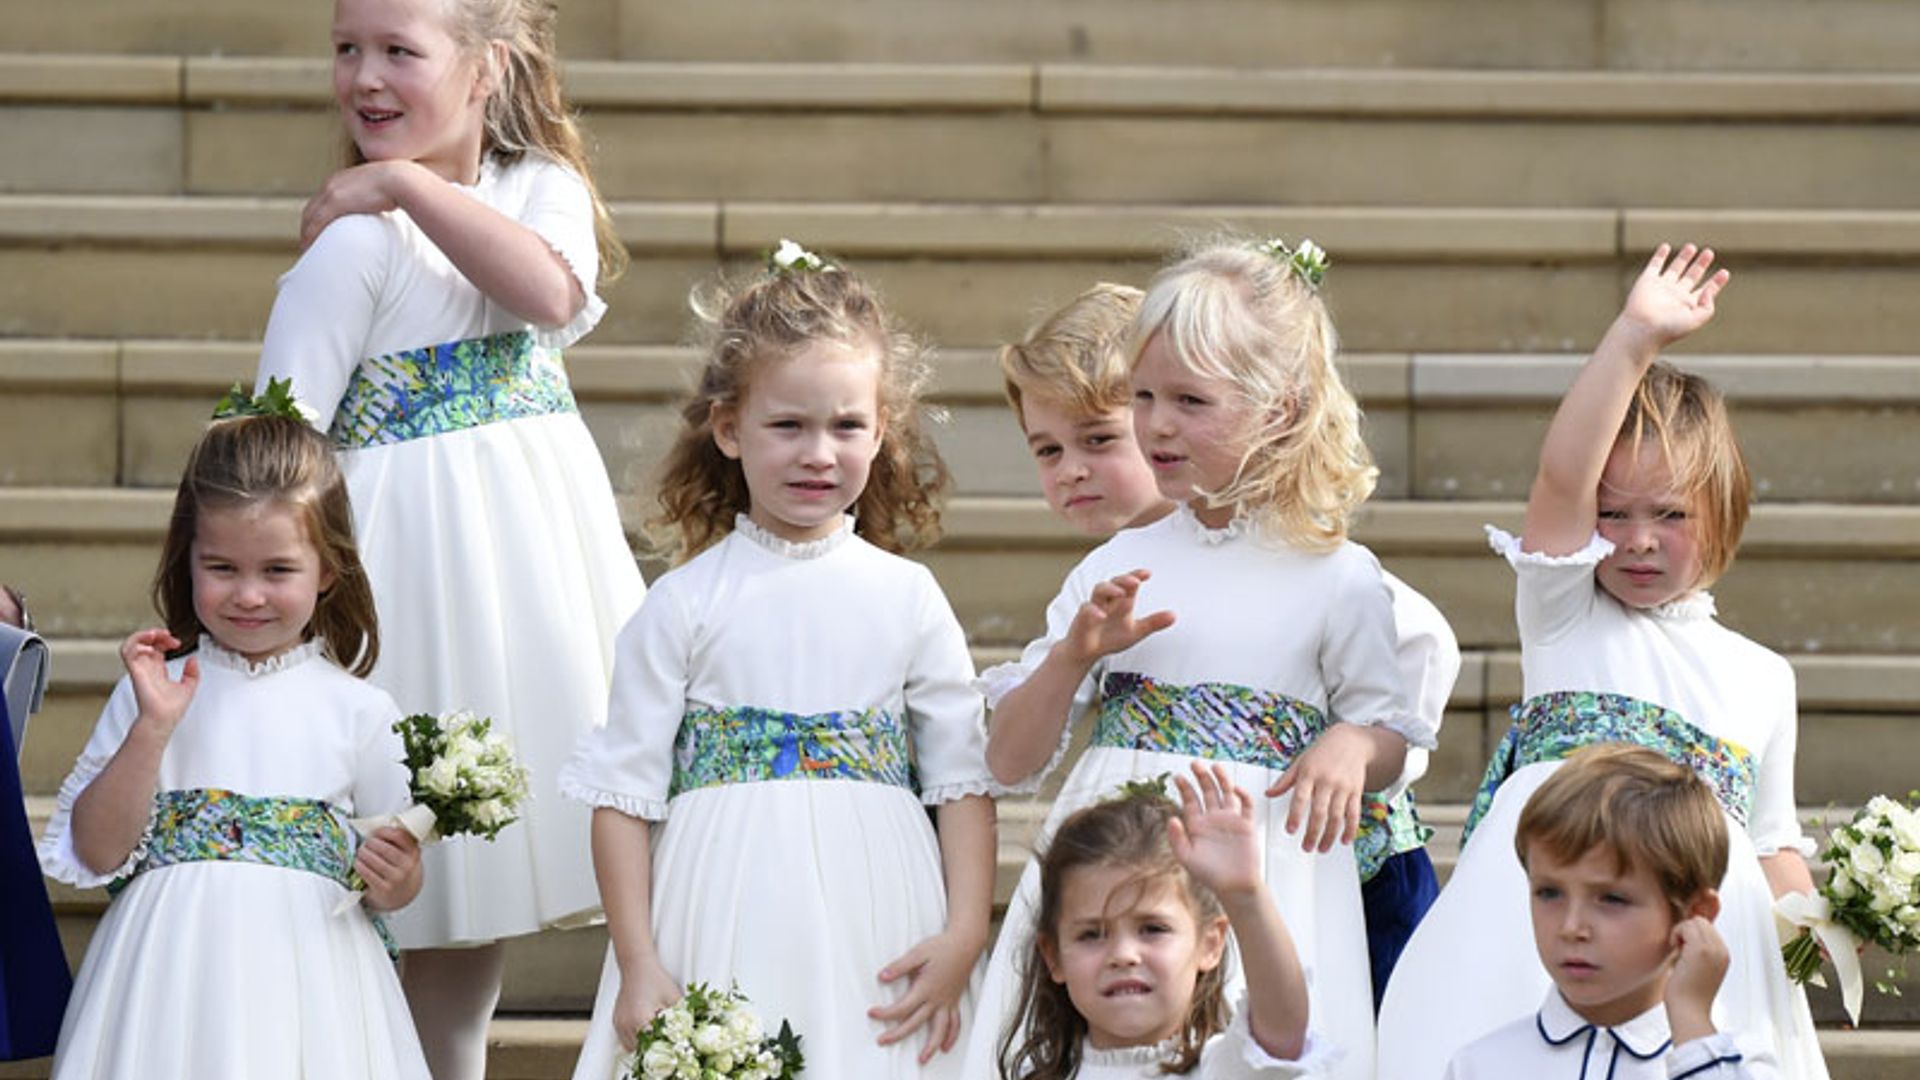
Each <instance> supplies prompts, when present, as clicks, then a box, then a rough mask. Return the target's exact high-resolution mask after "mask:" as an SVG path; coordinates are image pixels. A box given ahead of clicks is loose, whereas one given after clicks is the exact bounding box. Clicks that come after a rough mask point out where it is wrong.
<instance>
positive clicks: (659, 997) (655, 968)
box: [613, 960, 683, 1050]
mask: <svg viewBox="0 0 1920 1080" xmlns="http://www.w3.org/2000/svg"><path fill="white" fill-rule="evenodd" d="M682 996H683V991H682V990H681V989H680V980H678V979H676V978H674V977H673V976H671V975H669V974H667V969H665V968H663V967H661V966H660V964H659V962H658V961H654V960H649V961H647V962H646V963H645V964H643V965H641V968H640V970H639V971H636V972H632V973H629V972H626V971H624V970H623V971H621V973H620V993H618V994H616V995H615V996H614V999H613V1030H614V1031H615V1032H616V1033H617V1034H619V1036H620V1045H621V1046H622V1047H624V1048H626V1049H627V1050H632V1049H633V1047H634V1044H635V1042H636V1041H637V1040H638V1038H639V1035H640V1032H641V1031H643V1030H645V1029H646V1026H647V1025H648V1024H651V1023H653V1018H654V1017H655V1016H656V1015H658V1014H659V1012H660V1010H662V1009H664V1008H666V1007H668V1006H669V1005H672V1004H673V1003H674V1002H676V1001H679V1000H680V998H681V997H682Z"/></svg>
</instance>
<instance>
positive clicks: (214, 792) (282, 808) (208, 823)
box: [121, 788, 353, 887]
mask: <svg viewBox="0 0 1920 1080" xmlns="http://www.w3.org/2000/svg"><path fill="white" fill-rule="evenodd" d="M153 801H154V813H153V831H152V833H151V834H150V835H149V836H148V838H147V854H146V856H145V857H144V858H142V859H141V860H140V862H139V864H138V865H137V866H135V867H134V869H133V873H134V874H140V873H143V872H145V871H148V870H157V869H159V868H160V867H163V866H173V865H175V864H177V863H186V862H207V861H227V862H250V863H259V864H261V865H263V866H279V867H284V868H286V869H289V870H305V871H307V872H309V873H314V874H319V875H320V876H321V877H324V878H327V879H329V880H332V881H336V882H339V883H340V884H341V885H342V886H343V887H344V886H345V885H346V884H347V872H348V871H350V870H351V869H353V844H352V842H351V841H350V840H349V839H348V836H347V827H346V824H345V823H344V822H342V821H341V820H340V816H339V815H338V814H337V813H335V812H334V810H333V808H332V807H330V806H328V805H327V804H326V803H324V802H321V801H320V800H318V799H285V798H254V797H251V796H247V795H236V794H234V793H233V792H231V791H222V790H220V789H218V788H192V789H188V790H184V791H162V792H160V793H158V794H156V795H155V796H154V797H153ZM131 876H132V875H129V877H128V878H123V879H121V881H122V883H124V882H125V881H127V880H130V879H131Z"/></svg>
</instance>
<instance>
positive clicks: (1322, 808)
mask: <svg viewBox="0 0 1920 1080" xmlns="http://www.w3.org/2000/svg"><path fill="white" fill-rule="evenodd" d="M1310 269H1311V268H1310V267H1307V266H1303V265H1300V262H1299V261H1297V260H1295V259H1294V258H1293V257H1291V252H1286V251H1282V250H1281V249H1280V248H1279V246H1278V245H1263V246H1259V247H1256V246H1255V245H1253V244H1250V243H1242V242H1225V243H1220V244H1216V245H1214V246H1212V247H1209V248H1206V249H1204V250H1202V251H1200V252H1199V253H1198V254H1195V255H1193V256H1190V257H1189V258H1187V259H1185V260H1183V261H1181V262H1179V263H1177V264H1176V265H1174V266H1172V267H1171V268H1169V269H1167V270H1165V271H1163V272H1162V273H1161V274H1160V275H1159V276H1158V277H1157V278H1155V279H1154V282H1153V283H1152V285H1151V287H1150V288H1149V289H1148V292H1147V296H1146V299H1145V301H1144V303H1143V304H1142V307H1141V310H1140V314H1139V316H1138V318H1137V320H1136V322H1135V328H1134V332H1133V335H1132V344H1131V347H1130V349H1129V352H1130V354H1131V355H1133V356H1134V357H1135V361H1134V365H1133V375H1132V381H1133V390H1134V416H1133V418H1134V431H1135V435H1136V436H1137V438H1138V440H1139V442H1140V445H1141V449H1142V450H1143V451H1144V452H1145V453H1146V454H1147V457H1148V460H1149V461H1150V462H1151V463H1152V465H1153V470H1154V477H1155V481H1156V483H1157V484H1158V485H1159V488H1160V491H1161V493H1162V494H1163V495H1165V496H1166V497H1167V498H1169V499H1171V500H1173V501H1175V502H1176V503H1178V504H1179V506H1178V507H1177V508H1176V509H1175V510H1174V512H1173V513H1171V514H1169V515H1167V516H1166V517H1164V518H1162V519H1161V520H1159V521H1157V522H1154V523H1153V524H1151V525H1148V526H1145V527H1143V528H1137V529H1128V530H1124V531H1122V532H1120V533H1119V534H1118V535H1116V536H1115V537H1114V538H1113V539H1112V540H1109V541H1108V542H1107V543H1105V544H1103V545H1101V546H1100V547H1099V548H1097V549H1095V550H1094V551H1093V552H1092V553H1091V554H1090V555H1088V556H1087V558H1086V559H1084V560H1083V561H1082V562H1081V563H1080V565H1079V566H1078V567H1076V568H1075V569H1074V570H1073V572H1072V573H1071V574H1069V575H1068V577H1067V581H1066V584H1065V585H1064V586H1063V587H1062V589H1061V591H1060V595H1059V596H1058V597H1056V598H1055V599H1054V601H1053V603H1052V604H1051V605H1050V606H1049V608H1048V609H1047V634H1046V636H1045V637H1044V638H1043V639H1041V640H1039V641H1036V642H1035V643H1033V644H1032V645H1030V646H1028V648H1027V650H1026V652H1025V653H1024V655H1023V656H1022V658H1021V660H1020V661H1019V663H1018V664H1016V665H1010V666H1009V667H1006V668H1000V669H995V670H994V671H991V672H989V673H988V674H987V676H986V678H985V679H984V680H983V681H984V682H985V683H986V685H987V689H988V698H989V702H990V704H992V705H993V706H994V710H993V717H992V731H991V735H990V738H989V742H988V748H987V754H988V762H989V764H990V765H991V766H992V768H993V771H994V775H995V777H996V778H997V779H999V780H1001V781H1002V782H1006V783H1015V782H1019V781H1022V780H1027V781H1028V782H1033V781H1032V780H1031V779H1030V778H1031V777H1032V775H1033V774H1034V773H1035V772H1037V771H1039V770H1041V769H1042V768H1043V766H1047V765H1048V764H1049V760H1050V759H1055V760H1057V759H1058V757H1059V756H1060V755H1061V754H1063V753H1064V749H1065V744H1066V738H1067V732H1068V729H1069V727H1070V725H1071V723H1072V722H1073V721H1074V720H1077V719H1079V718H1080V717H1083V716H1085V715H1087V713H1089V712H1090V711H1093V710H1094V709H1095V707H1096V705H1097V709H1098V712H1097V716H1098V719H1097V722H1096V723H1095V725H1094V731H1093V741H1092V742H1093V744H1092V746H1091V748H1089V749H1088V751H1087V752H1086V754H1085V755H1084V756H1083V757H1082V758H1081V760H1080V762H1079V763H1078V764H1077V765H1076V766H1075V767H1074V771H1073V774H1072V775H1071V776H1069V777H1068V779H1067V781H1066V784H1065V786H1064V787H1063V788H1062V790H1061V792H1060V795H1059V797H1058V798H1057V799H1056V800H1055V803H1054V809H1053V811H1052V814H1051V815H1050V817H1049V820H1048V823H1047V826H1046V830H1047V831H1048V832H1050V831H1051V829H1052V827H1053V826H1054V825H1056V824H1057V823H1058V822H1059V820H1060V819H1061V818H1063V817H1064V816H1065V815H1066V814H1068V813H1070V812H1072V811H1073V810H1076V809H1078V808H1080V807H1082V806H1085V805H1087V804H1088V803H1089V802H1091V801H1092V800H1093V799H1095V798H1097V797H1099V795H1100V794H1101V793H1102V792H1106V791H1110V790H1112V788H1113V787H1114V785H1116V784H1117V783H1119V782H1121V781H1124V780H1127V779H1129V778H1134V777H1146V776H1153V775H1156V774H1159V773H1162V772H1167V771H1175V772H1182V771H1184V770H1185V769H1186V767H1187V765H1188V764H1189V763H1190V762H1191V761H1192V760H1193V759H1195V758H1206V759H1214V760H1218V761H1222V762H1226V763H1228V767H1229V770H1230V775H1232V776H1233V778H1234V782H1235V783H1236V784H1239V785H1240V786H1242V787H1246V788H1249V789H1251V790H1259V791H1264V792H1266V793H1267V794H1269V795H1271V796H1287V797H1280V798H1275V799H1274V801H1272V802H1270V803H1267V804H1265V805H1263V806H1262V807H1261V808H1260V811H1259V813H1258V814H1256V816H1255V820H1256V823H1257V825H1258V828H1259V830H1260V835H1261V840H1262V844H1263V849H1264V850H1265V852H1266V860H1265V875H1266V880H1267V883H1268V885H1269V886H1270V887H1271V888H1272V889H1273V892H1274V896H1275V897H1276V900H1277V903H1278V904H1279V908H1280V911H1281V912H1282V913H1283V914H1284V915H1285V916H1286V918H1287V921H1288V923H1289V924H1290V925H1291V926H1292V927H1293V929H1294V931H1295V933H1296V934H1297V935H1298V937H1299V940H1300V941H1302V942H1304V943H1306V953H1305V955H1304V956H1303V961H1304V963H1305V966H1306V968H1307V971H1308V972H1309V975H1310V979H1309V982H1310V984H1311V985H1312V987H1313V997H1314V1000H1313V1008H1314V1013H1315V1015H1316V1017H1318V1018H1319V1022H1320V1027H1321V1029H1322V1030H1324V1031H1326V1032H1327V1033H1328V1037H1329V1038H1330V1039H1332V1040H1333V1041H1335V1042H1337V1043H1338V1044H1340V1046H1341V1047H1342V1048H1343V1050H1344V1051H1345V1058H1344V1060H1343V1062H1342V1064H1341V1065H1340V1066H1339V1067H1337V1068H1336V1070H1335V1073H1334V1075H1338V1076H1351V1077H1364V1078H1371V1077H1372V1075H1373V1068H1372V1053H1371V1050H1372V1045H1373V1018H1372V1013H1373V1009H1372V1000H1371V987H1370V980H1369V979H1368V976H1367V943H1366V935H1365V929H1364V926H1363V925H1362V915H1361V901H1360V886H1359V875H1358V873H1357V868H1356V865H1355V861H1354V853H1353V851H1352V849H1350V848H1348V847H1345V846H1341V845H1340V843H1339V842H1341V841H1344V842H1345V843H1349V844H1350V843H1351V842H1352V841H1353V838H1354V834H1355V830H1356V826H1357V824H1358V819H1359V812H1360V810H1359V808H1360V797H1361V793H1362V792H1363V791H1366V790H1377V789H1379V788H1382V787H1385V786H1386V785H1387V784H1388V783H1389V782H1390V781H1392V780H1393V779H1394V777H1395V776H1396V775H1397V774H1398V773H1399V771H1400V767H1401V763H1402V761H1403V759H1404V756H1405V753H1404V752H1405V749H1406V745H1407V743H1408V742H1410V741H1411V742H1413V743H1416V744H1419V745H1423V746H1431V745H1432V742H1433V738H1432V731H1431V728H1430V727H1429V726H1428V725H1426V724H1424V723H1422V722H1421V721H1420V720H1419V719H1417V718H1416V717H1415V716H1414V715H1413V714H1412V713H1411V711H1410V710H1409V708H1408V707H1407V704H1406V698H1405V695H1404V694H1403V693H1402V691H1401V688H1400V682H1399V678H1398V676H1397V674H1396V669H1395V665H1394V626H1393V613H1392V609H1391V600H1390V599H1389V597H1388V594H1387V588H1386V585H1385V584H1384V583H1383V582H1382V580H1381V577H1380V568H1379V564H1378V563H1376V562H1375V561H1374V559H1373V556H1372V555H1371V554H1370V553H1368V552H1367V551H1366V549H1364V548H1361V547H1359V546H1357V545H1355V544H1352V543H1350V542H1348V541H1347V540H1346V531H1347V520H1348V516H1349V515H1350V514H1351V513H1352V511H1353V510H1354V509H1355V507H1357V506H1358V504H1359V503H1360V502H1361V500H1363V499H1364V498H1365V497H1366V495H1367V494H1368V492H1369V491H1370V490H1371V489H1372V478H1373V474H1374V470H1373V469H1372V467H1371V464H1370V462H1369V459H1368V455H1367V451H1366V447H1365V446H1364V444H1362V442H1361V441H1360V435H1359V409H1358V407H1357V406H1356V405H1355V404H1354V400H1353V397H1352V396H1351V395H1350V394H1349V393H1348V392H1347V390H1346V388H1345V386H1344V385H1342V383H1341V381H1340V378H1339V376H1338V374H1337V373H1336V372H1335V370H1334V367H1333V360H1334V336H1333V326H1332V322H1331V320H1330V318H1329V317H1328V314H1327V310H1326V307H1325V305H1324V304H1323V303H1322V301H1321V299H1320V296H1319V294H1318V292H1317V291H1316V288H1315V284H1314V278H1313V277H1312V276H1310V274H1309V270H1310ZM1136 605H1140V606H1142V609H1143V610H1146V611H1155V609H1160V608H1164V609H1166V610H1160V611H1155V613H1154V614H1151V615H1144V616H1140V617H1136V616H1135V614H1134V609H1135V607H1136ZM1176 617H1177V621H1176ZM1302 826H1304V829H1303V828H1302ZM1288 833H1299V834H1300V836H1299V837H1298V838H1297V839H1296V838H1293V837H1289V836H1287V835H1286V834H1288ZM1038 884H1039V882H1038V876H1037V872H1036V870H1035V868H1034V867H1033V866H1032V865H1029V866H1028V868H1027V872H1026V874H1025V875H1024V876H1023V877H1022V879H1021V883H1020V887H1019V889H1018V890H1017V891H1016V893H1015V895H1014V898H1013V903H1012V905H1011V906H1010V908H1009V910H1008V913H1007V918H1006V923H1005V925H1006V927H1007V928H1008V929H1009V930H1011V932H1012V938H1011V940H1012V941H1014V942H1018V941H1021V940H1023V939H1024V935H1025V934H1027V933H1028V932H1029V931H1030V928H1031V927H1032V925H1033V922H1032V920H1033V910H1034V904H1035V902H1036V900H1037V898H1038ZM1008 940H1009V938H1008V936H1007V933H1006V932H1005V931H1003V933H1002V936H1001V941H1002V942H1006V941H1008ZM1016 952H1017V949H1016V948H1014V947H1005V946H1003V947H997V948H996V949H995V951H994V957H993V961H992V963H991V964H990V965H989V968H988V976H987V983H986V985H985V987H984V989H983V991H982V996H981V1016H982V1017H983V1019H982V1021H981V1022H980V1023H979V1024H978V1025H976V1028H975V1037H974V1039H973V1041H972V1044H971V1045H970V1046H969V1048H968V1052H969V1058H970V1066H969V1074H970V1075H983V1074H986V1073H988V1072H990V1071H992V1069H993V1068H994V1067H995V1066H996V1065H997V1064H998V1062H997V1060H996V1058H997V1051H996V1049H995V1047H994V1045H993V1043H994V1042H995V1041H997V1035H998V1033H999V1030H1000V1025H1001V1024H1003V1023H1005V1022H1009V1021H1011V1020H1013V1015H1012V1012H1011V1006H1012V1001H1011V994H1012V984H1013V980H1014V974H1013V965H1014V962H1015V954H1016ZM989 1029H991V1034H987V1033H988V1032H989ZM983 1034H984V1035H985V1037H984V1038H983Z"/></svg>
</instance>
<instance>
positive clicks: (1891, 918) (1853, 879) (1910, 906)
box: [1775, 795, 1920, 1024]
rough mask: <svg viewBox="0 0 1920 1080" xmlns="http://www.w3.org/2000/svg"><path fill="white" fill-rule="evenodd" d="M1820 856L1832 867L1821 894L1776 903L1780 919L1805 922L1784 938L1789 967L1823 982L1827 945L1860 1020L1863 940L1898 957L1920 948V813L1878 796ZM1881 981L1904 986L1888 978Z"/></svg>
mask: <svg viewBox="0 0 1920 1080" xmlns="http://www.w3.org/2000/svg"><path fill="white" fill-rule="evenodd" d="M1910 797H1920V795H1916V796H1910ZM1820 861H1821V862H1822V863H1824V864H1825V865H1826V867H1827V880H1826V881H1825V882H1824V883H1822V884H1821V886H1820V890H1819V892H1818V894H1816V895H1813V896H1808V895H1806V894H1805V893H1789V894H1788V895H1786V896H1783V897H1781V898H1780V900H1779V902H1778V903H1776V905H1775V911H1776V912H1777V913H1778V914H1779V916H1780V917H1781V919H1782V920H1783V921H1785V922H1786V923H1787V924H1788V925H1789V926H1792V927H1798V928H1800V929H1799V932H1798V933H1797V934H1796V935H1795V936H1794V937H1793V938H1792V940H1790V941H1788V942H1787V943H1786V947H1785V958H1786V963H1787V974H1788V975H1790V976H1791V977H1792V978H1793V979H1794V981H1795V982H1812V983H1814V984H1816V985H1825V983H1824V982H1822V981H1821V979H1820V962H1821V953H1822V947H1823V946H1824V948H1825V953H1826V957H1827V958H1828V959H1830V960H1832V961H1833V966H1834V973H1835V974H1837V975H1838V976H1839V977H1840V988H1841V995H1842V997H1843V998H1844V1000H1845V1004H1846V1007H1847V1012H1848V1014H1849V1015H1850V1016H1852V1017H1853V1022H1854V1023H1856V1024H1857V1023H1859V1022H1860V997H1861V993H1862V990H1861V985H1860V982H1861V980H1860V959H1859V956H1858V952H1859V950H1860V948H1861V946H1862V945H1863V943H1870V944H1873V945H1878V946H1879V947H1881V948H1882V949H1885V950H1886V951H1887V952H1890V953H1892V954H1894V955H1895V956H1906V955H1907V954H1909V953H1912V952H1914V951H1915V950H1916V949H1920V813H1916V812H1915V811H1914V809H1913V807H1911V806H1907V805H1904V804H1902V803H1900V802H1897V801H1895V800H1893V799H1889V798H1887V797H1886V796H1885V795H1875V796H1874V797H1873V798H1871V799H1869V800H1867V805H1866V806H1864V807H1862V808H1861V809H1860V810H1859V812H1857V813H1855V814H1854V815H1853V820H1852V821H1849V822H1848V823H1847V824H1845V825H1842V826H1840V827H1839V828H1837V829H1835V830H1833V833H1832V834H1831V835H1830V836H1829V837H1828V838H1827V848H1826V850H1825V851H1822V852H1821V853H1820ZM1889 974H1892V973H1891V972H1889ZM1877 988H1878V989H1879V990H1880V991H1881V992H1882V993H1893V994H1897V993H1899V987H1898V986H1896V985H1894V984H1892V983H1890V982H1883V983H1879V984H1877Z"/></svg>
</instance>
